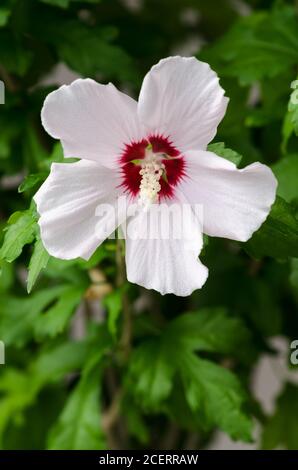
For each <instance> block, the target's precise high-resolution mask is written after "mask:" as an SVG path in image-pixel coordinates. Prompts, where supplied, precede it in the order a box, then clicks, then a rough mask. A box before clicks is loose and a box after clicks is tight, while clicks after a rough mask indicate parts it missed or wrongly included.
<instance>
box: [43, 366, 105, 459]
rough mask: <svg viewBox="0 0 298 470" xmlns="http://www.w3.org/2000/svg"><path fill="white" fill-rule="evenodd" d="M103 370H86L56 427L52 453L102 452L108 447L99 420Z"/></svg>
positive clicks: (51, 438) (50, 447)
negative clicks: (101, 450)
mask: <svg viewBox="0 0 298 470" xmlns="http://www.w3.org/2000/svg"><path fill="white" fill-rule="evenodd" d="M100 379H101V367H100V366H99V365H98V363H96V364H95V365H92V367H90V368H87V369H86V370H85V371H84V373H83V375H82V377H81V379H80V382H79V383H78V385H77V386H76V388H75V389H74V391H73V392H72V393H71V394H70V396H69V398H68V400H67V402H66V405H65V407H64V409H63V411H62V414H61V416H60V418H59V420H58V423H57V424H56V425H55V426H54V427H53V429H52V431H51V433H50V436H49V444H48V448H49V449H50V450H100V449H104V448H105V447H106V445H105V438H104V434H103V431H102V429H101V425H100V422H101V417H100Z"/></svg>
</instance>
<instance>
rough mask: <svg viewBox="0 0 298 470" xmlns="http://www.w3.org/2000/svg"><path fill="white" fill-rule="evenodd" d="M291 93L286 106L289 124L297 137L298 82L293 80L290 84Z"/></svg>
mask: <svg viewBox="0 0 298 470" xmlns="http://www.w3.org/2000/svg"><path fill="white" fill-rule="evenodd" d="M292 88H294V89H293V91H292V93H291V96H290V100H289V105H288V114H289V118H290V122H291V124H292V126H293V130H294V131H295V133H296V135H298V80H294V82H293V83H292Z"/></svg>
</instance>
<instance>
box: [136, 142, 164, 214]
mask: <svg viewBox="0 0 298 470" xmlns="http://www.w3.org/2000/svg"><path fill="white" fill-rule="evenodd" d="M161 158H164V155H160V154H158V153H157V154H155V153H153V152H152V146H151V145H148V147H147V148H146V152H145V158H144V159H143V160H142V162H141V170H140V172H139V173H140V175H141V183H140V193H139V199H140V202H141V203H142V204H145V205H147V204H152V203H155V202H157V201H158V193H159V192H160V190H161V185H160V182H159V181H160V178H161V177H162V175H163V173H164V171H165V165H164V163H162V161H161Z"/></svg>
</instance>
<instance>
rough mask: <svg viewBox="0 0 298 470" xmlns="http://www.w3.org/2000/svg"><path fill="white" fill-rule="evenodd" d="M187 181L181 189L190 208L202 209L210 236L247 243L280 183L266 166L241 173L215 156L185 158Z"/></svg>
mask: <svg viewBox="0 0 298 470" xmlns="http://www.w3.org/2000/svg"><path fill="white" fill-rule="evenodd" d="M185 160H186V162H187V169H186V174H187V177H186V178H185V179H184V180H183V182H182V183H181V186H180V189H181V191H182V192H183V193H184V195H185V197H186V198H187V200H188V201H189V203H191V204H202V206H203V231H204V233H206V234H207V235H211V236H216V237H223V238H230V239H232V240H239V241H243V242H244V241H247V240H248V239H249V238H250V237H251V236H252V234H253V233H254V232H255V231H256V230H258V228H259V227H260V226H261V225H262V223H263V222H264V221H265V219H266V217H267V215H268V214H269V212H270V208H271V206H272V204H273V202H274V200H275V195H276V187H277V181H276V179H275V177H274V175H273V173H272V171H271V170H270V168H269V167H267V166H266V165H262V164H261V163H253V164H251V165H249V166H247V167H245V168H243V169H241V170H239V169H237V167H236V166H235V165H234V164H233V163H231V162H230V161H228V160H226V159H224V158H221V157H219V156H217V155H215V154H214V153H212V152H205V151H198V152H196V151H191V152H187V153H186V154H185Z"/></svg>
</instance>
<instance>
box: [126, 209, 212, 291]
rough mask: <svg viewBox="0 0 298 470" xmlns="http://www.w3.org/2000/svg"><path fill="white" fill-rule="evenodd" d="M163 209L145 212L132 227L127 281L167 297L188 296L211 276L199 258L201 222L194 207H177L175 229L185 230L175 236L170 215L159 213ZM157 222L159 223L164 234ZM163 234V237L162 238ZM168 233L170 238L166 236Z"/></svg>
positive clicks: (173, 210)
mask: <svg viewBox="0 0 298 470" xmlns="http://www.w3.org/2000/svg"><path fill="white" fill-rule="evenodd" d="M160 207H161V205H158V204H153V205H152V206H151V207H150V210H149V211H141V212H140V213H139V214H137V215H136V216H135V217H134V218H132V220H131V221H130V222H129V224H128V227H127V230H128V235H127V237H126V268H127V278H128V280H129V281H130V282H133V283H135V284H139V285H141V286H143V287H146V288H147V289H154V290H156V291H158V292H160V293H161V294H163V295H164V294H170V293H172V294H175V295H179V296H187V295H190V294H191V293H192V292H193V291H194V290H195V289H199V288H200V287H202V285H203V284H204V283H205V281H206V279H207V276H208V270H207V268H206V267H205V266H204V265H203V264H202V263H201V262H200V260H199V259H198V255H199V253H200V251H201V249H202V245H203V241H202V232H201V231H200V223H199V219H197V218H196V217H195V215H194V214H193V212H192V210H191V208H190V206H188V207H187V208H186V210H185V211H183V212H181V205H180V204H173V205H172V206H171V211H172V212H171V214H172V215H171V217H173V219H172V220H173V224H174V225H173V226H174V227H176V228H177V227H180V229H181V227H182V225H183V229H182V230H180V231H178V232H176V234H173V232H172V230H171V226H168V227H166V224H167V222H169V220H170V219H169V218H168V217H167V216H166V213H162V216H160V215H159V214H160V212H159V213H158V211H159V210H160ZM149 214H150V222H149V223H148V216H149ZM152 217H153V218H152ZM152 220H153V224H152V222H151V221H152ZM156 221H159V227H162V229H161V230H162V232H160V231H159V228H158V224H157V222H156ZM152 225H153V229H154V230H153V231H152ZM148 227H150V229H148ZM168 228H170V230H168ZM148 233H150V236H148ZM161 233H163V236H160V235H161ZM167 233H168V234H169V237H166V234H167ZM181 234H182V237H181V236H180V235H181Z"/></svg>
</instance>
